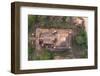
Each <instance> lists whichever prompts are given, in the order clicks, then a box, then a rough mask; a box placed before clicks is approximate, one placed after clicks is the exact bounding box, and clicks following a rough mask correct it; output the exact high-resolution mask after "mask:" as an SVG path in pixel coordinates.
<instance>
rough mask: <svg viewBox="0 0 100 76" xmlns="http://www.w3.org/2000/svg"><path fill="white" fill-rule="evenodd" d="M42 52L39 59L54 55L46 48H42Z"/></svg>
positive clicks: (50, 57) (46, 58)
mask: <svg viewBox="0 0 100 76" xmlns="http://www.w3.org/2000/svg"><path fill="white" fill-rule="evenodd" d="M43 51H44V52H43V54H41V56H40V57H39V60H48V59H53V57H54V55H53V53H52V52H51V51H50V50H48V49H44V50H43Z"/></svg>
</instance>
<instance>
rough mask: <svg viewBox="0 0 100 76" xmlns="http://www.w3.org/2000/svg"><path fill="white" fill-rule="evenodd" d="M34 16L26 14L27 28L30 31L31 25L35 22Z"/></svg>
mask: <svg viewBox="0 0 100 76" xmlns="http://www.w3.org/2000/svg"><path fill="white" fill-rule="evenodd" d="M35 21H36V16H32V15H29V16H28V30H29V31H30V30H31V28H32V26H33V25H34V24H35Z"/></svg>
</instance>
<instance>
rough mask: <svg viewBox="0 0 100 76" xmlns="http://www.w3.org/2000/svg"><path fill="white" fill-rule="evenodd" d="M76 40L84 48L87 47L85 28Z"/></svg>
mask: <svg viewBox="0 0 100 76" xmlns="http://www.w3.org/2000/svg"><path fill="white" fill-rule="evenodd" d="M75 42H76V43H77V44H78V45H80V47H82V48H87V34H86V31H85V30H84V29H81V30H80V32H79V34H78V35H77V36H76V38H75Z"/></svg>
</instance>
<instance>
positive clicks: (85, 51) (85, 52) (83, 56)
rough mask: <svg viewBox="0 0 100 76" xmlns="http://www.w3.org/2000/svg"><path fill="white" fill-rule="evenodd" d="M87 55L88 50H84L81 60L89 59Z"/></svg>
mask: <svg viewBox="0 0 100 76" xmlns="http://www.w3.org/2000/svg"><path fill="white" fill-rule="evenodd" d="M87 54H88V52H87V50H84V51H83V54H82V55H81V58H87V56H88V55H87Z"/></svg>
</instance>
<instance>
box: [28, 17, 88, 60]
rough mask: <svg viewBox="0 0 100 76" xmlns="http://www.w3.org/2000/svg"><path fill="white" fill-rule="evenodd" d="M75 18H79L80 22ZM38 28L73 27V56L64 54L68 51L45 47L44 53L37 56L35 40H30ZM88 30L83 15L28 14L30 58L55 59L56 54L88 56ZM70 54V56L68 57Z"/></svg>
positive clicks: (78, 56) (77, 56)
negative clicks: (54, 50) (51, 49)
mask: <svg viewBox="0 0 100 76" xmlns="http://www.w3.org/2000/svg"><path fill="white" fill-rule="evenodd" d="M75 19H79V20H80V23H78V21H77V20H76V22H75ZM36 28H47V29H50V28H55V29H72V30H73V37H72V53H73V56H70V53H68V52H67V54H69V55H67V54H66V55H67V56H66V55H64V54H65V53H66V52H58V53H57V52H53V53H52V52H51V51H49V50H48V49H46V48H44V49H43V50H44V53H43V54H41V55H40V56H36V54H35V53H36V49H35V41H34V40H30V38H31V37H33V35H32V33H35V31H36ZM87 49H88V46H87V32H86V29H85V24H84V19H83V18H82V17H72V16H44V15H28V60H48V59H54V57H55V56H56V55H61V56H62V57H64V56H66V57H65V58H87ZM68 56H69V57H68Z"/></svg>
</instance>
